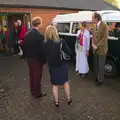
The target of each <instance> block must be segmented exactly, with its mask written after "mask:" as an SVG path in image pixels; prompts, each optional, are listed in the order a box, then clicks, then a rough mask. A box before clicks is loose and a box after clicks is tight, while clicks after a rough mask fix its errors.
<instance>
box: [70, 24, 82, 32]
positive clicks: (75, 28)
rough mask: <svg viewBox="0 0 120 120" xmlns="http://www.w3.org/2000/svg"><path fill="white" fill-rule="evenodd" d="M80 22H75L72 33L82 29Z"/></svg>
mask: <svg viewBox="0 0 120 120" xmlns="http://www.w3.org/2000/svg"><path fill="white" fill-rule="evenodd" d="M79 24H80V23H78V22H76V23H73V26H72V33H73V34H77V31H78V30H79V29H80V26H79Z"/></svg>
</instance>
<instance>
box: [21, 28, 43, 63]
mask: <svg viewBox="0 0 120 120" xmlns="http://www.w3.org/2000/svg"><path fill="white" fill-rule="evenodd" d="M43 43H44V36H43V35H41V34H40V32H39V31H38V30H37V29H34V28H33V29H32V30H31V31H29V32H28V33H27V34H26V35H25V37H24V44H23V48H24V54H23V56H24V58H25V59H33V60H39V61H41V62H43V63H44V62H45V54H44V50H43Z"/></svg>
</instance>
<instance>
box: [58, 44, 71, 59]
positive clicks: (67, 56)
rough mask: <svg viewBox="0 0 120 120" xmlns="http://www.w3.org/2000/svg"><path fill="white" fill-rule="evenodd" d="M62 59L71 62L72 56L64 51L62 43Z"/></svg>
mask: <svg viewBox="0 0 120 120" xmlns="http://www.w3.org/2000/svg"><path fill="white" fill-rule="evenodd" d="M60 57H61V60H70V56H69V55H68V54H67V53H65V52H64V51H63V44H62V42H61V43H60Z"/></svg>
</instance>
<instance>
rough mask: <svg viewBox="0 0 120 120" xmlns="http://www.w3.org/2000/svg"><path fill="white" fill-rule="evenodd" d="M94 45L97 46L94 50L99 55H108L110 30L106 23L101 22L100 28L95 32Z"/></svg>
mask: <svg viewBox="0 0 120 120" xmlns="http://www.w3.org/2000/svg"><path fill="white" fill-rule="evenodd" d="M92 43H93V44H95V45H96V46H97V50H94V52H95V53H97V54H98V55H106V54H107V51H108V28H107V24H106V23H105V22H101V23H100V25H99V28H98V29H97V28H96V29H94V30H93V41H92Z"/></svg>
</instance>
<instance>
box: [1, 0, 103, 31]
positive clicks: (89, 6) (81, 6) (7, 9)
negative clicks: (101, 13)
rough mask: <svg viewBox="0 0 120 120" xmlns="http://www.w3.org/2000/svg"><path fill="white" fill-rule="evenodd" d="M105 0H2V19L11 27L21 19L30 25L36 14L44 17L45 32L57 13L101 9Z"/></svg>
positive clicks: (5, 24)
mask: <svg viewBox="0 0 120 120" xmlns="http://www.w3.org/2000/svg"><path fill="white" fill-rule="evenodd" d="M103 3H104V2H103V0H99V1H97V0H73V1H70V2H68V0H10V1H8V0H1V1H0V21H2V22H3V23H4V26H7V27H8V28H11V27H12V26H13V21H14V20H16V19H21V20H22V21H23V23H24V24H25V25H26V26H27V28H29V27H30V23H31V19H32V17H35V16H40V17H42V19H43V21H44V23H43V29H42V32H44V30H45V28H46V26H47V25H48V24H50V23H51V21H52V19H53V18H54V17H55V15H57V14H64V13H71V12H78V11H79V10H100V9H101V8H102V6H103Z"/></svg>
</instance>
